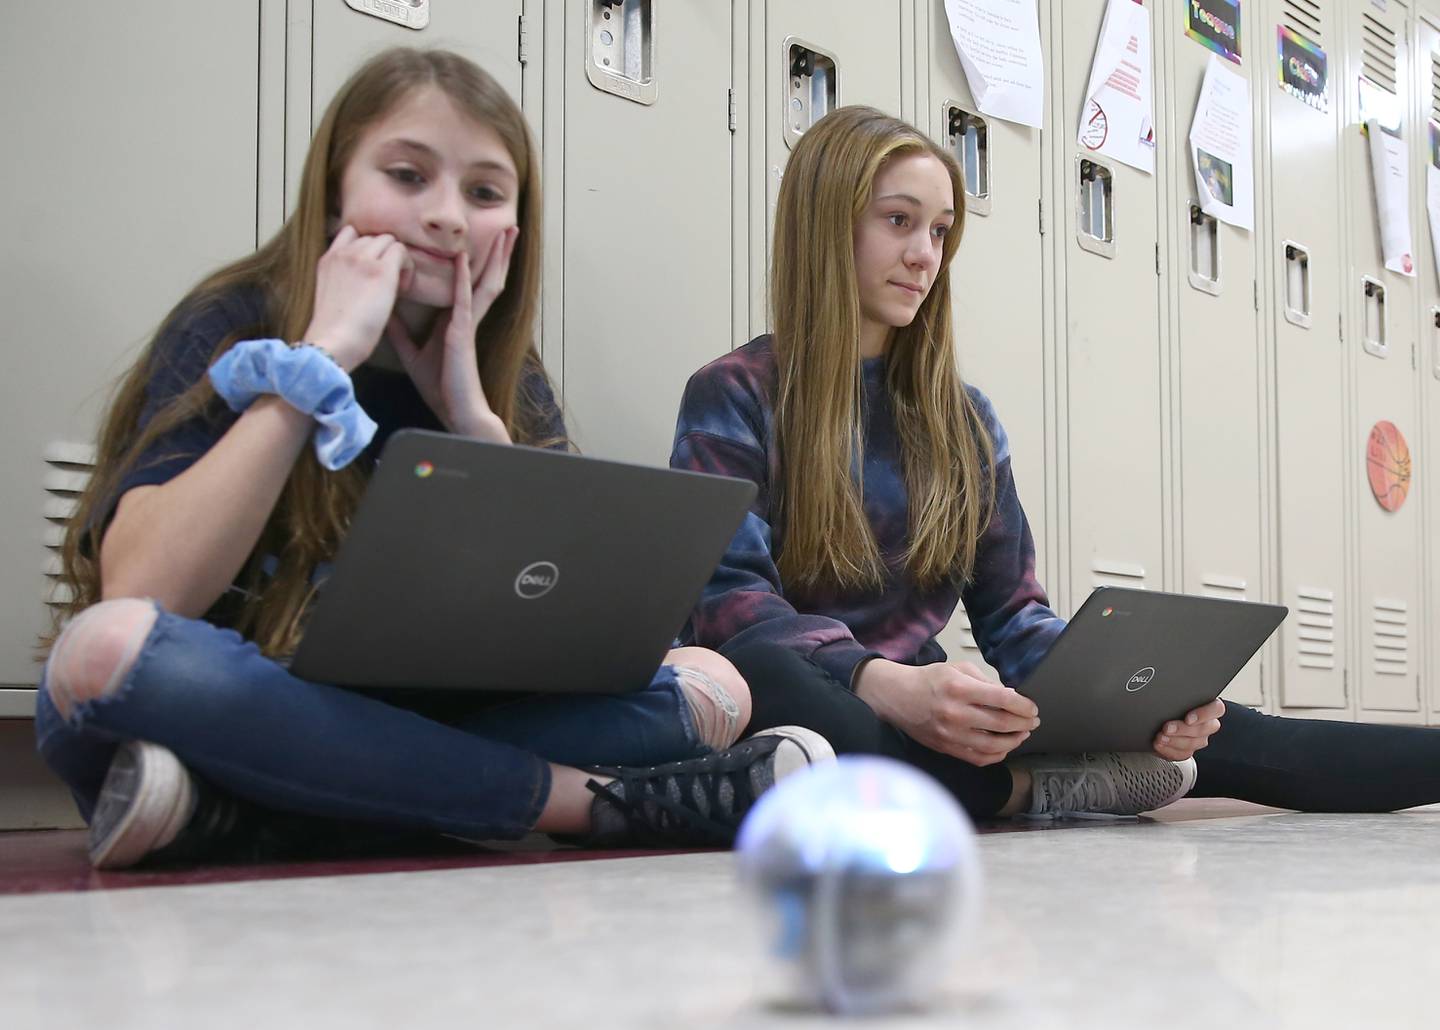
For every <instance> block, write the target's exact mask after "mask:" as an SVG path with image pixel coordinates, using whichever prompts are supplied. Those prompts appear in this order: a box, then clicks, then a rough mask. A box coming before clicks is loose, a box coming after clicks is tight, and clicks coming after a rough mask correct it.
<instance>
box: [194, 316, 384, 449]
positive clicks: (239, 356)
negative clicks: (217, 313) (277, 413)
mask: <svg viewBox="0 0 1440 1030" xmlns="http://www.w3.org/2000/svg"><path fill="white" fill-rule="evenodd" d="M210 382H211V383H212V384H213V385H214V387H215V392H216V393H218V394H219V395H220V396H221V397H223V398H224V400H225V403H226V404H228V405H230V410H231V411H237V412H239V411H244V410H245V409H246V408H248V407H250V405H251V404H253V403H255V398H257V397H259V396H260V395H261V394H263V393H273V394H278V395H279V396H280V397H281V398H283V399H284V401H285V403H287V404H289V405H290V406H291V407H292V408H294V409H296V410H297V411H303V412H304V413H305V414H307V415H309V416H311V417H312V418H314V419H315V421H316V422H317V423H319V425H318V426H317V427H316V429H315V456H316V457H317V458H319V459H320V464H321V465H324V466H325V467H326V468H327V469H329V470H330V471H332V472H334V471H335V470H336V469H342V468H344V467H345V466H346V465H348V464H350V463H351V462H352V461H354V460H355V458H356V456H357V455H359V454H360V452H361V451H363V450H364V449H365V448H366V447H367V446H368V445H369V443H370V441H371V440H372V439H374V437H375V430H376V428H377V427H376V425H375V421H374V420H373V419H372V418H371V417H370V416H369V415H367V414H365V410H364V409H363V408H361V407H360V405H359V403H358V402H357V401H356V400H355V384H354V383H352V382H351V381H350V376H349V375H347V374H346V372H345V370H344V369H343V368H341V367H340V366H339V365H337V364H336V363H335V360H334V359H333V358H332V357H330V355H328V354H326V353H325V352H324V351H322V350H321V349H320V348H319V347H315V346H311V345H308V344H301V345H300V346H297V347H291V346H290V345H289V344H288V343H286V342H285V341H284V340H241V341H240V342H239V343H237V344H236V345H235V346H233V347H231V348H230V349H229V350H227V351H226V352H225V353H224V354H222V355H220V360H219V361H217V362H215V364H213V365H211V366H210Z"/></svg>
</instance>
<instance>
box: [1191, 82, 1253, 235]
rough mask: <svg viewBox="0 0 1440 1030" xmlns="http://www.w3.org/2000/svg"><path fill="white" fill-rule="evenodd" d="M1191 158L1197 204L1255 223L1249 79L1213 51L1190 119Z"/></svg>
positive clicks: (1248, 225)
mask: <svg viewBox="0 0 1440 1030" xmlns="http://www.w3.org/2000/svg"><path fill="white" fill-rule="evenodd" d="M1190 163H1191V165H1192V166H1193V167H1194V169H1195V189H1196V191H1197V192H1198V194H1199V196H1200V210H1202V211H1204V212H1205V213H1206V214H1207V215H1211V216H1212V217H1215V218H1218V219H1220V221H1222V222H1228V223H1229V224H1230V225H1237V226H1239V227H1240V228H1242V229H1246V230H1253V229H1254V228H1255V161H1254V145H1253V141H1252V136H1251V131H1250V83H1249V82H1247V81H1246V79H1245V76H1243V75H1239V74H1237V73H1236V72H1233V71H1231V70H1230V69H1229V68H1228V67H1226V66H1225V65H1224V64H1222V63H1221V59H1220V58H1219V57H1217V56H1216V55H1214V54H1211V55H1210V60H1209V61H1207V62H1206V64H1205V82H1204V85H1202V86H1201V87H1200V99H1199V101H1197V102H1196V104H1195V120H1194V121H1193V122H1191V123H1190Z"/></svg>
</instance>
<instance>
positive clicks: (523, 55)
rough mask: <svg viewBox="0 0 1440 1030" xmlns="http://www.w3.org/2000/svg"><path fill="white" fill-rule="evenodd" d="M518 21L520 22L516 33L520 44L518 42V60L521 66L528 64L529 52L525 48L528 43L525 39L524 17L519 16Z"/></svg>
mask: <svg viewBox="0 0 1440 1030" xmlns="http://www.w3.org/2000/svg"><path fill="white" fill-rule="evenodd" d="M518 20H519V22H520V24H519V26H518V32H519V36H520V42H519V58H520V63H521V64H528V63H529V62H530V51H529V49H528V46H527V44H528V43H529V39H528V38H527V37H526V34H525V15H523V14H522V15H520V18H519V19H518Z"/></svg>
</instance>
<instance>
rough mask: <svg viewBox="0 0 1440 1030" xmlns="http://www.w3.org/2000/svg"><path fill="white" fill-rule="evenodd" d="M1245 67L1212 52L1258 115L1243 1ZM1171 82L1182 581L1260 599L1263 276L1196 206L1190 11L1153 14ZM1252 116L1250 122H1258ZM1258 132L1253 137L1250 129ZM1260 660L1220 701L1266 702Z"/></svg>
mask: <svg viewBox="0 0 1440 1030" xmlns="http://www.w3.org/2000/svg"><path fill="white" fill-rule="evenodd" d="M1241 14H1242V17H1244V18H1245V20H1244V21H1242V22H1241V25H1240V26H1239V28H1240V31H1239V33H1238V37H1239V44H1240V48H1241V49H1240V55H1239V56H1240V59H1241V62H1242V63H1240V64H1236V63H1233V62H1231V61H1229V60H1228V59H1225V58H1222V57H1219V56H1215V57H1214V58H1213V59H1214V60H1215V61H1216V62H1218V64H1219V66H1220V67H1221V68H1222V69H1223V70H1225V71H1230V72H1235V73H1237V74H1240V75H1243V76H1245V78H1246V79H1247V80H1248V82H1249V83H1250V93H1251V100H1252V103H1251V110H1252V111H1253V110H1254V109H1255V104H1254V97H1255V94H1256V92H1257V91H1258V89H1259V88H1260V87H1259V85H1258V82H1257V78H1263V77H1262V76H1258V75H1257V69H1263V68H1268V66H1269V60H1270V47H1269V45H1268V41H1267V40H1265V39H1264V37H1263V36H1262V35H1261V34H1260V33H1259V32H1258V31H1256V30H1258V28H1259V25H1260V23H1261V19H1260V18H1259V17H1258V12H1256V11H1255V9H1254V7H1253V6H1252V5H1244V6H1243V7H1242V8H1241ZM1156 23H1157V24H1156V30H1157V31H1156V36H1157V39H1162V38H1163V44H1162V45H1158V46H1157V47H1156V53H1157V55H1161V54H1163V55H1164V56H1163V60H1164V64H1165V68H1166V71H1165V76H1164V77H1165V80H1166V81H1167V82H1170V83H1173V84H1174V86H1173V90H1172V92H1171V95H1170V97H1169V104H1168V105H1167V108H1166V110H1165V112H1164V114H1163V115H1161V116H1159V117H1158V121H1159V124H1160V126H1161V131H1162V133H1163V140H1164V142H1163V144H1162V146H1163V147H1164V148H1165V153H1167V154H1168V155H1169V158H1170V162H1169V169H1170V174H1169V175H1168V176H1167V182H1166V184H1165V189H1164V191H1163V192H1162V204H1163V207H1164V211H1165V216H1164V217H1165V222H1166V225H1167V228H1168V234H1169V240H1170V261H1171V267H1173V268H1175V269H1177V273H1178V274H1176V275H1173V276H1171V277H1169V282H1168V287H1169V301H1170V304H1169V307H1170V311H1169V314H1170V319H1169V321H1170V338H1171V346H1172V364H1171V387H1170V388H1171V391H1172V394H1173V396H1174V408H1173V410H1174V416H1173V419H1174V425H1175V427H1176V430H1177V432H1176V440H1177V444H1178V449H1177V458H1178V460H1177V465H1176V472H1177V475H1176V523H1177V536H1178V544H1179V548H1180V553H1179V573H1180V575H1179V582H1178V584H1177V586H1178V588H1179V589H1180V590H1181V591H1182V592H1183V593H1187V594H1203V595H1205V596H1209V597H1220V598H1227V599H1231V600H1252V601H1255V600H1261V599H1262V598H1264V597H1265V589H1264V588H1265V586H1268V584H1264V583H1263V576H1262V569H1263V562H1262V540H1263V536H1264V532H1265V527H1264V513H1263V511H1262V500H1263V491H1264V484H1263V479H1262V472H1263V453H1262V444H1263V437H1262V420H1263V413H1264V394H1263V389H1264V386H1263V383H1262V379H1261V358H1262V336H1261V332H1260V316H1259V311H1258V308H1259V303H1258V296H1259V289H1258V284H1257V283H1256V275H1257V271H1256V253H1257V244H1256V238H1257V233H1256V232H1254V231H1247V230H1246V229H1243V228H1240V227H1237V226H1234V225H1229V224H1227V223H1225V222H1221V221H1219V220H1218V219H1216V218H1215V217H1213V216H1211V215H1208V214H1206V213H1205V212H1204V211H1203V210H1202V208H1201V205H1200V197H1199V193H1198V191H1197V187H1196V184H1195V172H1194V168H1193V165H1192V159H1191V149H1190V131H1191V125H1192V122H1193V120H1194V117H1195V110H1196V103H1197V102H1198V100H1199V98H1200V95H1201V87H1202V83H1203V82H1204V80H1205V75H1206V69H1207V66H1208V64H1209V63H1210V61H1211V60H1212V55H1213V54H1214V53H1215V52H1214V51H1213V50H1211V49H1209V48H1207V47H1206V46H1204V45H1202V44H1201V43H1200V42H1198V41H1197V40H1195V39H1194V38H1191V37H1190V36H1187V34H1186V30H1187V19H1186V11H1185V10H1184V9H1182V8H1181V7H1180V6H1178V5H1165V6H1162V7H1160V8H1157V10H1156ZM1253 124H1254V123H1252V126H1253ZM1252 138H1253V133H1252ZM1262 660H1263V657H1262V655H1257V656H1256V657H1255V658H1254V659H1252V660H1251V661H1250V663H1249V664H1248V665H1246V667H1245V668H1244V669H1243V670H1242V671H1241V672H1240V674H1239V675H1238V676H1236V678H1235V679H1234V681H1233V682H1232V683H1231V685H1230V687H1229V689H1228V690H1226V692H1225V696H1226V697H1227V698H1229V699H1230V700H1232V701H1238V702H1240V703H1242V704H1248V705H1254V706H1259V705H1262V704H1264V703H1265V701H1266V697H1265V694H1264V692H1263V691H1262V689H1261V680H1260V666H1261V662H1262Z"/></svg>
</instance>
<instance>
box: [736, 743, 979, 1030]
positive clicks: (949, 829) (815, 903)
mask: <svg viewBox="0 0 1440 1030" xmlns="http://www.w3.org/2000/svg"><path fill="white" fill-rule="evenodd" d="M737 850H738V852H739V861H740V875H741V879H742V881H743V882H744V883H746V884H747V885H748V886H749V887H750V889H751V891H752V893H753V894H754V895H755V897H756V900H757V901H758V902H759V906H758V907H759V909H760V913H761V920H762V921H763V922H764V924H765V930H766V933H767V936H768V940H769V945H770V948H769V953H768V955H767V957H766V970H765V980H766V981H767V983H766V987H767V989H768V992H769V993H770V994H771V996H772V998H773V999H774V1000H779V1001H783V1002H787V1003H789V1004H792V1005H802V1006H822V1007H824V1008H826V1009H829V1010H830V1011H832V1012H839V1013H847V1014H865V1013H875V1012H885V1011H890V1010H894V1009H898V1008H909V1007H915V1006H918V1005H921V1004H923V1003H924V1002H925V1001H926V1000H927V999H928V998H929V997H930V995H931V994H932V993H933V991H934V989H935V987H936V985H937V984H938V983H939V982H940V980H941V978H942V976H943V973H944V969H945V967H946V964H947V963H948V962H949V961H951V960H952V959H953V957H954V955H955V952H956V950H957V948H958V946H959V945H960V944H961V943H962V942H963V941H964V940H965V939H966V938H967V937H968V936H969V931H970V929H971V928H972V927H973V926H974V924H975V920H976V918H977V917H978V915H979V902H980V893H981V886H982V881H981V869H980V860H979V855H978V852H977V849H976V846H975V831H974V829H973V827H972V826H971V824H970V820H969V819H968V818H966V816H965V812H964V811H963V810H962V809H961V808H960V806H959V805H958V804H957V803H956V802H955V800H954V798H952V797H951V796H950V794H949V793H948V792H947V791H946V790H945V789H944V788H943V787H941V786H940V785H939V784H938V783H936V782H935V780H933V779H932V778H930V777H929V776H927V775H926V774H924V773H922V772H920V771H919V770H917V769H913V768H911V767H910V766H908V765H903V764H901V763H899V762H895V761H891V760H890V759H886V758H873V757H864V756H847V757H843V758H841V759H839V760H838V761H835V762H827V763H824V764H822V765H817V766H812V767H811V768H809V769H807V770H804V771H802V772H799V773H796V774H794V775H793V776H789V777H786V778H785V779H784V780H782V781H781V782H780V783H779V784H777V785H776V787H775V788H774V789H773V790H771V791H769V792H768V793H767V794H765V795H764V796H763V797H762V798H761V799H760V800H759V802H758V803H757V804H756V806H755V808H754V809H753V810H752V811H751V812H750V814H749V816H748V817H747V818H746V819H745V822H744V824H743V825H742V826H741V828H740V836H739V840H738V842H737Z"/></svg>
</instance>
